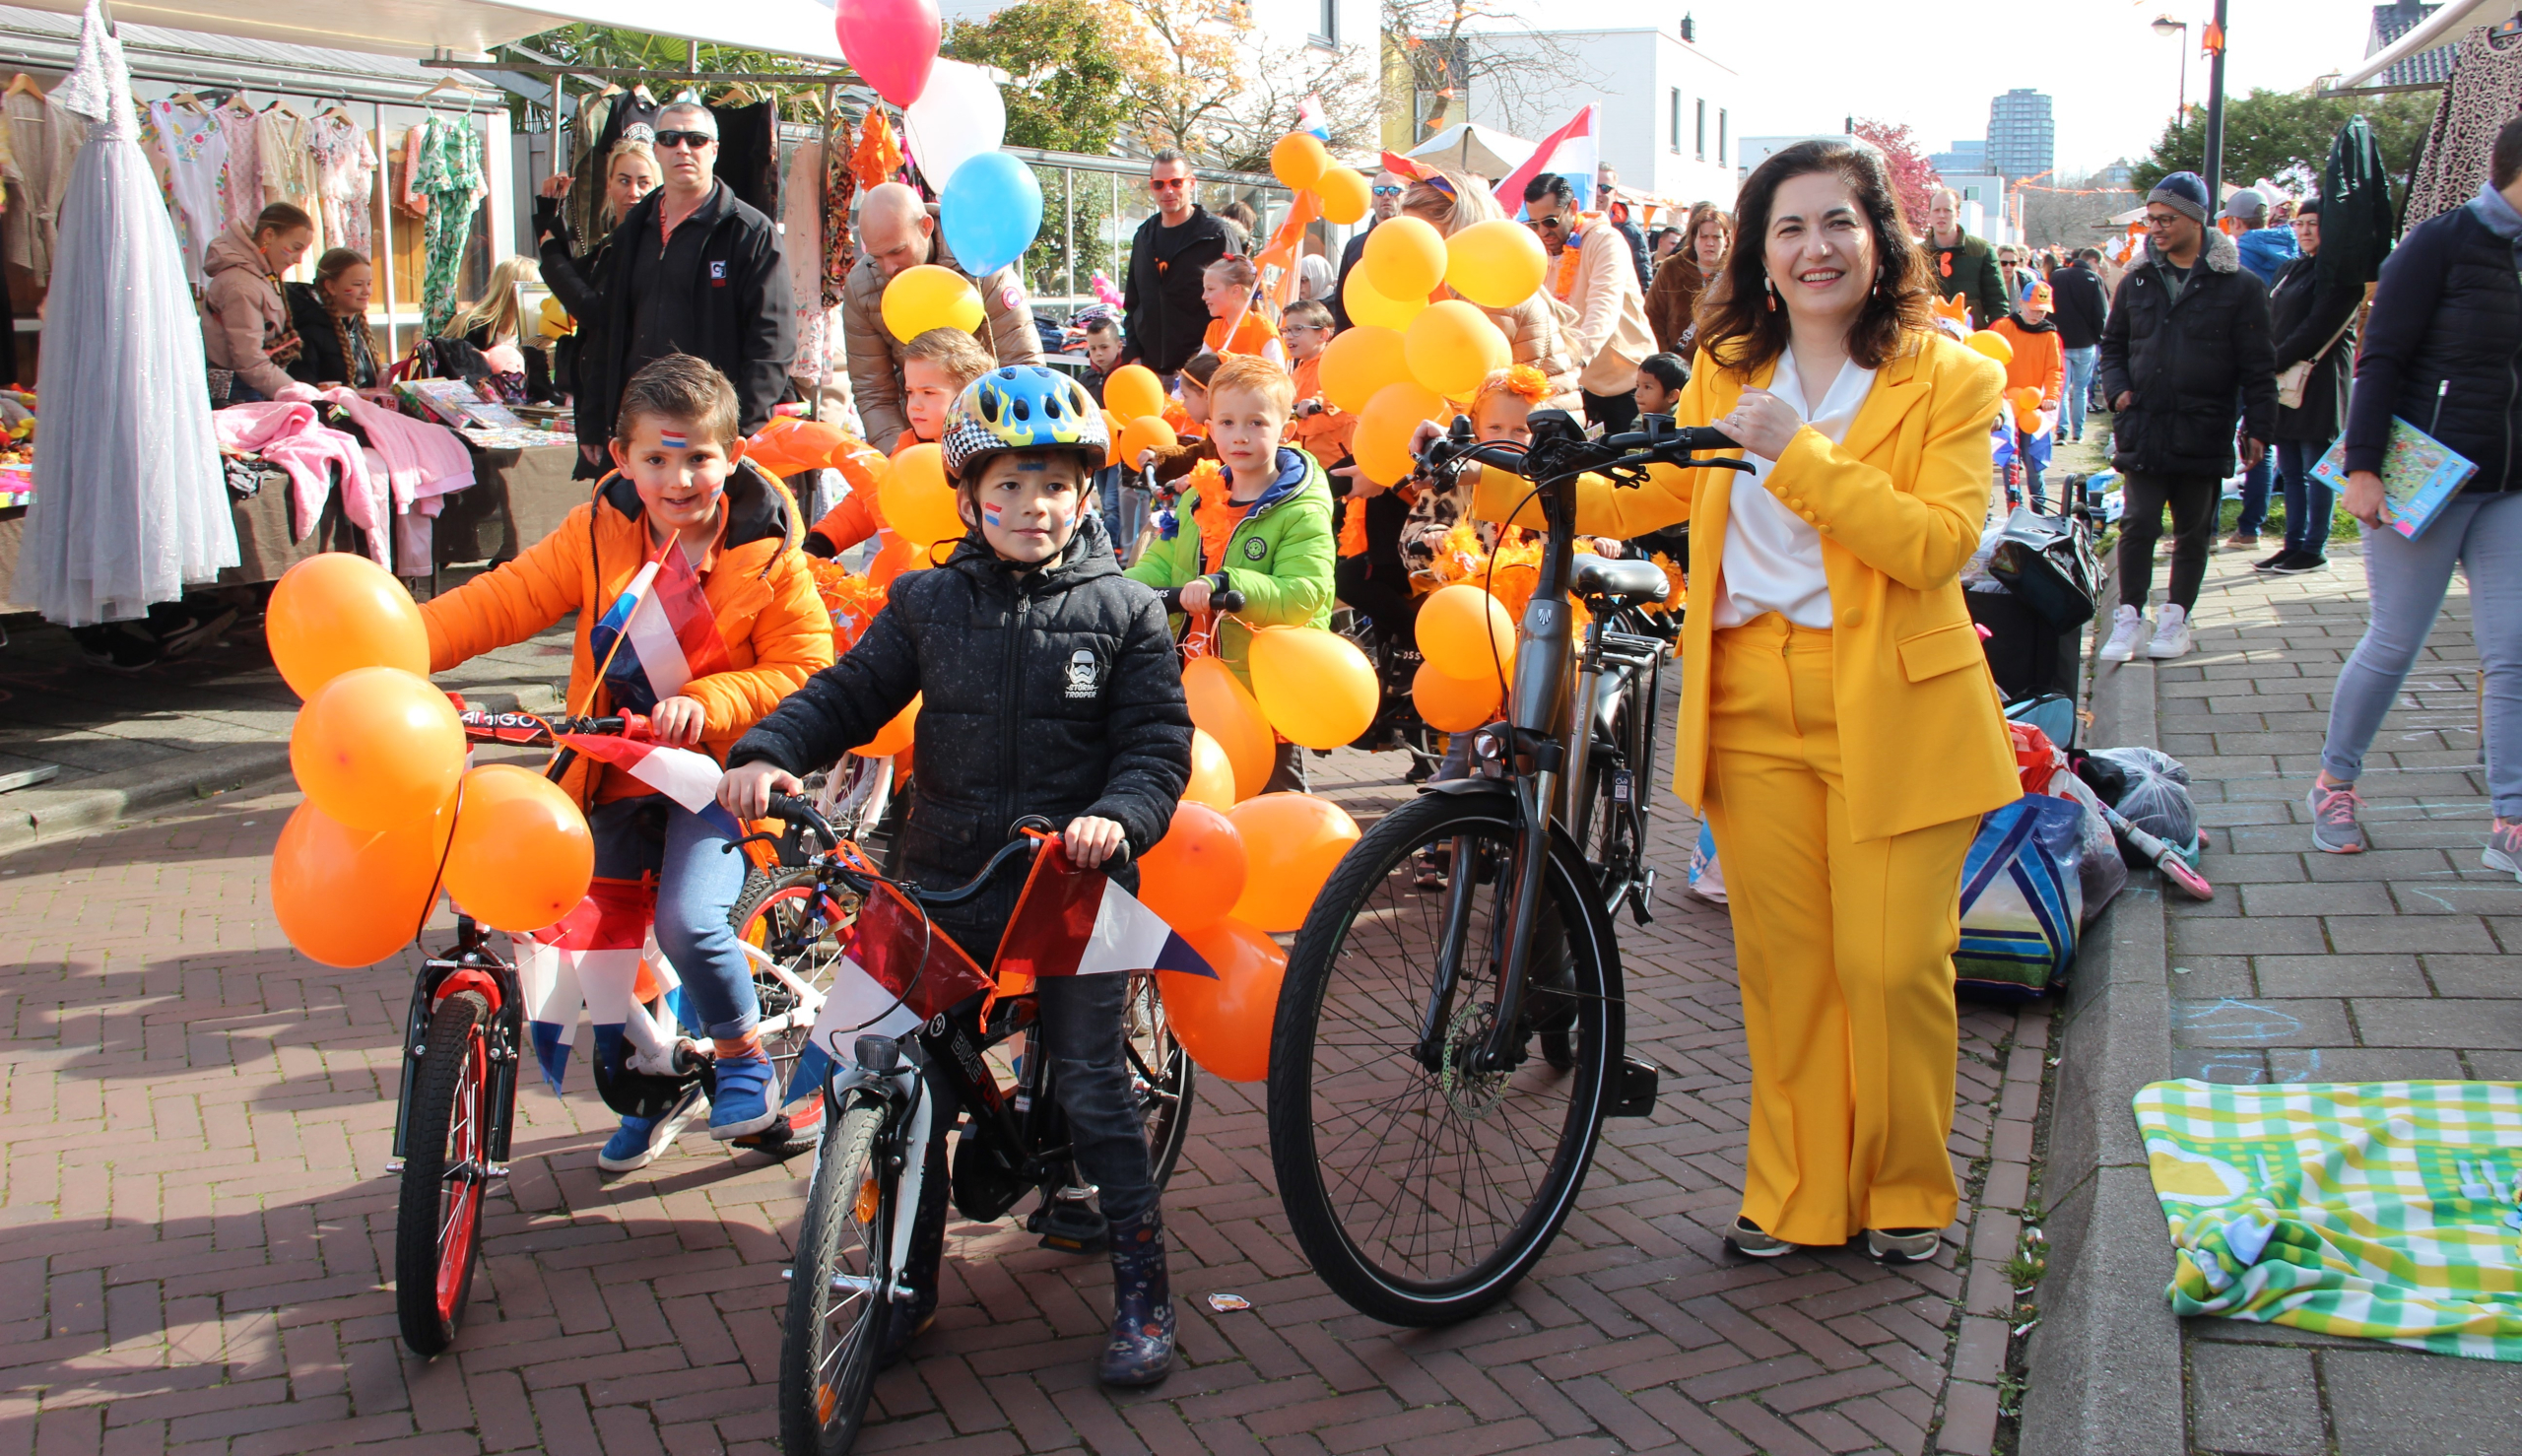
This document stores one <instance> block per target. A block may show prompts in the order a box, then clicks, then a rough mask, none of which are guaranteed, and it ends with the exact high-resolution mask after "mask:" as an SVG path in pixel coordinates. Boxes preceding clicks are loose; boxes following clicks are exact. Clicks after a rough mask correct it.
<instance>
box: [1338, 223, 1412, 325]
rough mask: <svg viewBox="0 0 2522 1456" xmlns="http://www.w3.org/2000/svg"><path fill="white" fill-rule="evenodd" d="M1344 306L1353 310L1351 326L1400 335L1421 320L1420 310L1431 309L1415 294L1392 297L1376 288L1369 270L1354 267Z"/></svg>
mask: <svg viewBox="0 0 2522 1456" xmlns="http://www.w3.org/2000/svg"><path fill="white" fill-rule="evenodd" d="M1395 221H1399V220H1398V219H1396V220H1395ZM1382 231H1383V229H1381V228H1377V229H1376V230H1375V232H1382ZM1369 235H1371V234H1369ZM1340 306H1341V307H1343V308H1346V309H1348V310H1349V321H1350V322H1351V323H1356V324H1370V325H1372V326H1374V327H1376V328H1383V329H1392V330H1395V331H1396V332H1397V331H1399V330H1401V329H1406V328H1408V327H1410V320H1412V319H1414V318H1416V317H1418V316H1419V310H1420V309H1422V308H1425V307H1427V295H1425V294H1412V295H1410V296H1409V297H1408V298H1390V297H1388V296H1386V295H1385V294H1384V292H1383V291H1382V290H1380V289H1378V288H1376V287H1375V285H1374V280H1373V279H1370V278H1368V277H1366V270H1365V269H1363V268H1352V269H1350V270H1349V277H1348V280H1347V281H1346V282H1344V283H1342V284H1341V285H1340Z"/></svg>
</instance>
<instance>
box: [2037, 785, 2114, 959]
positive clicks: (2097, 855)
mask: <svg viewBox="0 0 2522 1456" xmlns="http://www.w3.org/2000/svg"><path fill="white" fill-rule="evenodd" d="M2050 788H2051V791H2052V792H2054V793H2056V794H2057V796H2058V797H2059V798H2062V799H2073V800H2074V801H2075V802H2076V805H2077V807H2079V808H2081V809H2083V810H2084V813H2085V824H2084V852H2083V855H2082V857H2080V858H2079V859H2078V860H2077V861H2076V876H2077V878H2078V879H2079V880H2080V881H2082V882H2083V885H2084V892H2085V903H2084V916H2083V919H2084V923H2085V924H2087V925H2091V924H2092V922H2093V921H2094V920H2095V919H2096V918H2098V917H2099V916H2100V914H2101V912H2102V908H2103V907H2104V906H2106V905H2108V904H2109V903H2110V901H2111V899H2112V897H2113V896H2115V895H2117V894H2118V893H2119V892H2121V891H2123V890H2125V889H2127V888H2128V861H2127V860H2126V859H2124V858H2122V857H2121V856H2120V853H2119V836H2118V835H2116V834H2114V833H2112V832H2111V830H2110V821H2108V820H2106V819H2104V818H2102V817H2101V796H2100V795H2098V794H2095V793H2094V792H2093V791H2092V785H2091V784H2089V783H2086V782H2085V781H2084V780H2083V779H2081V778H2078V777H2076V776H2075V775H2074V774H2072V773H2062V774H2060V775H2059V776H2058V777H2057V778H2056V779H2054V780H2052V781H2051V784H2050Z"/></svg>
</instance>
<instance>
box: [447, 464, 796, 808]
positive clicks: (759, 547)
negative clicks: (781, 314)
mask: <svg viewBox="0 0 2522 1456" xmlns="http://www.w3.org/2000/svg"><path fill="white" fill-rule="evenodd" d="M719 508H720V509H721V510H723V511H724V512H725V526H724V528H723V530H722V531H721V533H720V535H719V538H718V544H717V546H716V547H715V548H714V549H713V550H712V551H711V553H710V556H709V559H708V561H706V562H704V563H702V565H701V570H700V581H701V591H702V593H703V594H704V595H705V596H707V598H708V600H709V607H710V610H711V612H712V613H713V614H714V615H715V616H716V618H717V622H718V636H719V638H720V640H721V641H723V642H724V643H725V644H726V649H727V661H728V662H729V664H730V666H729V668H728V669H727V671H725V672H718V673H711V674H709V675H708V676H706V677H701V678H695V679H693V680H692V681H691V682H690V683H689V684H686V685H685V687H684V690H683V692H684V695H686V696H688V697H692V698H695V699H697V700H698V701H699V703H700V704H701V706H702V707H703V708H705V709H706V710H707V719H706V721H705V723H704V724H703V726H702V728H701V735H700V736H701V747H702V749H704V750H705V751H706V752H707V753H708V754H709V756H710V757H711V758H714V759H716V760H718V761H721V762H724V761H726V756H727V750H728V748H730V747H731V746H733V745H734V743H735V741H736V740H737V739H739V738H741V737H743V736H744V735H745V732H746V730H748V729H750V728H752V727H753V725H754V724H756V723H759V722H761V721H762V720H763V718H764V717H765V716H767V715H768V714H769V712H770V710H771V709H772V708H774V707H777V706H778V705H779V701H780V699H781V698H784V697H786V696H787V695H789V694H790V693H793V692H795V691H796V689H797V687H798V685H799V684H801V683H803V682H805V681H806V679H808V678H809V677H812V676H813V675H814V674H816V673H818V672H820V671H822V670H823V669H825V668H827V667H830V666H831V661H832V651H831V615H830V613H829V612H827V611H826V610H825V609H824V605H823V600H822V598H821V597H819V596H817V595H816V592H815V578H814V574H813V572H811V571H809V570H808V569H807V566H806V558H805V555H804V554H803V553H802V552H800V551H798V549H797V544H798V542H799V540H800V539H801V538H802V536H803V531H802V529H801V527H800V524H799V516H800V512H799V511H798V509H797V502H796V501H795V499H793V498H792V497H791V496H789V494H788V488H787V487H785V486H783V485H781V484H780V483H779V482H778V480H776V479H775V478H773V477H771V476H767V475H764V474H763V473H762V472H761V471H758V470H756V469H754V468H753V467H752V466H751V465H744V466H740V467H739V468H738V469H737V471H736V473H735V474H734V475H732V476H730V477H728V480H727V491H726V495H725V496H724V497H723V498H722V499H721V501H720V506H719ZM644 517H645V510H644V507H642V506H641V504H640V502H639V493H638V491H637V490H636V489H635V488H633V487H632V486H631V482H630V481H629V480H628V479H626V478H624V477H623V476H622V475H620V474H619V473H616V474H613V475H608V476H606V477H605V478H604V479H603V480H602V481H600V482H598V483H597V484H596V488H595V495H594V497H593V498H592V499H590V500H589V501H588V502H587V503H586V504H584V505H581V506H578V507H577V508H576V509H574V510H571V511H570V512H569V514H568V516H567V517H566V518H565V519H564V520H563V521H562V522H561V524H560V526H559V528H558V529H556V530H554V531H553V533H552V534H551V535H549V536H546V537H544V538H543V539H542V540H541V541H538V542H536V543H535V544H534V545H533V546H531V547H528V548H527V549H526V550H525V551H524V552H523V553H522V554H520V555H519V556H518V557H517V559H516V560H514V561H512V562H509V563H506V564H505V565H502V566H500V567H499V568H498V569H497V570H495V571H491V572H488V573H486V574H484V575H481V576H477V577H475V578H474V579H472V580H471V581H468V582H466V583H465V584H464V585H462V586H459V587H457V588H456V589H455V590H453V591H450V592H447V593H445V594H444V595H442V596H437V597H433V598H431V600H429V601H427V602H423V603H422V604H421V620H422V621H423V622H425V623H426V624H428V626H429V632H430V671H431V672H443V671H445V670H446V669H448V668H451V667H453V666H455V665H456V664H457V663H460V662H463V661H465V660H466V659H467V658H471V657H477V656H479V655H481V654H482V653H485V652H489V651H492V650H494V649H495V648H498V647H504V646H507V645H509V644H511V643H515V642H521V641H524V640H525V639H526V638H528V637H530V636H533V635H534V634H535V633H536V632H539V631H541V630H543V629H545V628H548V627H550V626H551V625H552V624H554V623H556V622H559V621H560V620H561V619H562V618H564V617H565V616H567V615H568V614H570V613H571V612H575V613H577V614H578V629H577V638H576V644H575V646H574V648H573V650H572V651H571V653H570V659H569V695H568V706H569V709H570V710H571V711H573V712H583V713H593V714H598V715H601V714H604V713H607V712H610V711H611V710H612V699H611V697H610V695H608V694H606V693H605V692H603V691H602V690H601V689H600V688H596V687H595V686H594V684H595V676H596V663H595V662H594V660H593V659H592V657H591V656H590V654H589V653H588V650H587V633H588V632H589V631H590V630H591V629H593V628H594V626H595V624H596V623H597V622H598V621H600V620H601V619H602V618H603V616H604V614H605V612H606V611H607V610H608V609H609V608H611V607H612V605H613V602H614V599H615V598H616V597H618V596H620V595H621V594H622V592H623V589H624V588H625V587H628V586H629V585H630V584H631V577H632V576H634V575H636V574H638V571H639V568H640V567H641V566H642V565H644V564H646V563H647V562H648V560H649V558H650V557H651V556H653V555H654V551H653V549H652V548H651V547H650V545H649V542H648V530H647V524H646V521H645V519H644ZM591 690H592V691H591ZM597 766H601V765H597ZM588 768H589V765H588V764H587V762H586V761H584V760H581V761H579V762H578V763H577V764H576V765H575V766H573V767H572V768H571V769H570V770H569V775H568V777H567V778H565V779H564V780H563V782H562V786H563V787H564V788H566V789H568V790H569V792H570V793H571V794H572V795H574V796H575V797H576V798H577V800H578V802H579V803H581V804H591V803H594V802H596V801H598V800H604V799H624V798H630V797H631V796H633V795H637V794H644V793H650V792H653V790H651V789H649V788H648V787H647V786H646V785H645V784H642V783H640V782H638V781H637V780H635V779H633V778H631V776H630V775H629V774H627V773H625V772H623V771H622V770H620V769H618V768H605V769H604V770H603V773H602V776H601V777H598V778H595V779H594V780H593V781H590V775H589V773H588Z"/></svg>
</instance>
